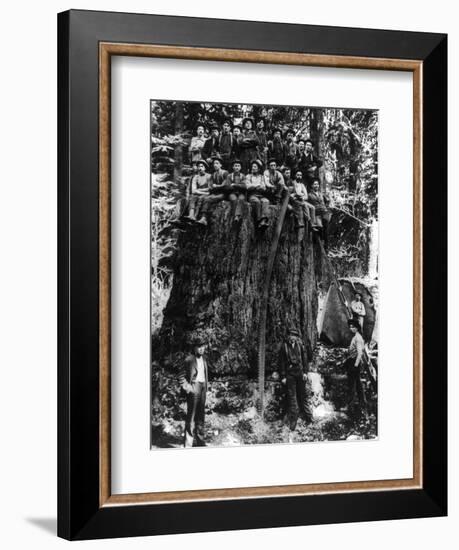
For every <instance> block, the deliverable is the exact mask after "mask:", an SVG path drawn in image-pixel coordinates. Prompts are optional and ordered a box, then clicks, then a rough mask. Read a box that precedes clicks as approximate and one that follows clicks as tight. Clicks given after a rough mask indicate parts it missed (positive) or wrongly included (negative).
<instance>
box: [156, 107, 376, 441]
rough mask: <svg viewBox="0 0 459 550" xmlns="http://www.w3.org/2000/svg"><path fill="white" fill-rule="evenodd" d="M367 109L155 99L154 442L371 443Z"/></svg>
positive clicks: (372, 229) (371, 171)
mask: <svg viewBox="0 0 459 550" xmlns="http://www.w3.org/2000/svg"><path fill="white" fill-rule="evenodd" d="M377 309H378V111H377V110H370V109H346V108H342V107H340V108H332V107H307V106H284V105H282V106H281V105H254V104H229V103H205V102H202V103H200V102H186V101H165V100H152V101H151V336H152V348H151V359H152V362H151V384H152V386H151V448H152V449H157V448H174V447H194V446H218V447H228V446H243V445H253V444H280V443H296V442H314V441H339V440H347V441H349V440H362V439H375V438H377V433H378V432H377V418H378V406H377V404H378V391H377V388H378V384H377V378H378V374H377V373H378V323H377Z"/></svg>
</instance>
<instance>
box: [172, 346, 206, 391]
mask: <svg viewBox="0 0 459 550" xmlns="http://www.w3.org/2000/svg"><path fill="white" fill-rule="evenodd" d="M203 360H204V374H205V379H206V382H205V387H206V390H207V383H208V380H209V379H208V373H207V361H206V358H205V357H204V356H203ZM197 374H198V367H197V362H196V355H194V354H192V353H191V354H190V355H188V356H187V357H186V359H185V361H184V364H183V368H182V370H181V371H180V374H179V383H180V385H181V386H182V388H183V389H184V390H185V391H187V390H189V389H190V387H191V386H192V385H193V383H194V382H195V381H196V376H197Z"/></svg>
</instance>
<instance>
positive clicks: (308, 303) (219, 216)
mask: <svg viewBox="0 0 459 550" xmlns="http://www.w3.org/2000/svg"><path fill="white" fill-rule="evenodd" d="M279 210H280V207H278V206H271V208H270V226H269V227H268V228H267V229H266V230H259V229H257V228H256V226H255V224H254V220H253V215H252V211H251V207H250V205H249V204H247V203H244V206H243V219H242V223H241V224H240V225H239V226H235V225H234V223H233V216H232V211H231V206H230V204H229V203H228V202H222V203H220V204H218V205H216V206H215V208H214V209H213V211H212V213H211V216H210V220H209V225H208V227H207V228H205V227H200V226H190V228H189V229H188V230H187V231H186V232H185V233H182V234H181V235H180V237H179V239H178V242H177V254H176V257H175V261H174V281H173V287H172V290H171V294H170V298H169V301H168V303H167V306H166V308H165V310H164V317H163V324H162V327H161V329H160V331H159V333H158V334H157V335H156V336H155V337H154V338H153V342H152V346H153V349H152V357H153V359H154V360H155V361H158V362H159V363H160V364H162V365H164V366H166V368H167V369H169V370H175V369H176V368H178V366H179V364H180V363H181V359H182V358H183V355H184V354H185V353H188V352H189V351H190V350H191V347H192V341H193V339H194V338H195V337H196V336H203V337H204V338H205V339H206V341H207V343H208V352H207V356H208V359H209V363H210V365H211V372H212V374H213V375H216V376H225V375H234V374H238V375H240V374H246V375H247V376H255V375H256V372H257V346H258V341H257V339H258V325H259V313H260V307H261V296H262V289H263V285H264V282H265V274H266V266H267V263H268V256H269V251H270V246H271V241H272V238H273V234H274V231H275V226H276V220H277V216H278V214H279ZM314 241H315V237H314V236H313V235H312V232H311V231H310V230H309V228H308V227H306V228H305V233H304V238H303V239H302V240H301V242H299V239H298V232H297V229H296V228H295V223H294V218H293V216H292V215H291V214H288V215H287V217H286V219H285V222H284V225H283V229H282V233H281V235H280V239H279V245H278V248H277V254H276V257H275V260H274V267H273V272H272V278H271V283H270V287H269V301H268V315H267V326H266V372H267V373H268V374H269V373H270V372H273V371H275V370H277V358H278V352H279V348H280V345H281V343H282V341H283V340H284V338H285V336H286V334H287V331H288V329H289V328H290V327H291V326H295V327H296V328H297V329H298V330H299V331H300V333H301V335H302V338H303V340H304V342H305V343H306V342H307V340H308V339H309V341H310V342H311V344H312V345H314V344H315V342H316V338H317V330H316V316H317V289H316V281H317V276H316V273H317V272H318V270H319V269H320V267H318V266H320V262H319V261H317V258H318V256H319V255H320V248H319V246H318V244H317V243H316V242H314Z"/></svg>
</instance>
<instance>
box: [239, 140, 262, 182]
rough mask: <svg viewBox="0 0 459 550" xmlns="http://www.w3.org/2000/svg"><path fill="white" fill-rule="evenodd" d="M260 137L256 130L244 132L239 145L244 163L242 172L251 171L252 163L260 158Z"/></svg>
mask: <svg viewBox="0 0 459 550" xmlns="http://www.w3.org/2000/svg"><path fill="white" fill-rule="evenodd" d="M258 144H259V140H258V136H257V134H256V132H255V131H254V130H244V132H243V134H242V141H241V142H240V143H239V146H240V148H241V155H240V160H241V162H242V171H243V172H245V173H247V172H249V171H250V163H251V162H252V161H253V160H256V159H257V158H258Z"/></svg>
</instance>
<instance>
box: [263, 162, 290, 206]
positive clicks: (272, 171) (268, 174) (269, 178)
mask: <svg viewBox="0 0 459 550" xmlns="http://www.w3.org/2000/svg"><path fill="white" fill-rule="evenodd" d="M264 175H265V181H266V190H267V192H268V193H269V194H270V195H271V200H272V202H280V201H281V200H282V198H283V196H284V194H285V192H286V191H287V187H286V186H285V182H284V177H283V176H282V174H281V173H280V172H279V170H278V169H277V161H276V159H275V158H270V159H269V161H268V170H265V174H264Z"/></svg>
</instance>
